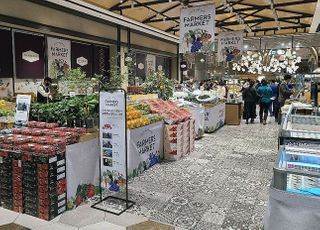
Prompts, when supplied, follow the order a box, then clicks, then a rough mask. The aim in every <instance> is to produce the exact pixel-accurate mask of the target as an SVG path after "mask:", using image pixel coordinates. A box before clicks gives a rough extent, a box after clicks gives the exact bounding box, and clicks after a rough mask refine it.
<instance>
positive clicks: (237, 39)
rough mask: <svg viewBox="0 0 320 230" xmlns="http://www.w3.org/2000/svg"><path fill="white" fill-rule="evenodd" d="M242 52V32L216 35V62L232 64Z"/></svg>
mask: <svg viewBox="0 0 320 230" xmlns="http://www.w3.org/2000/svg"><path fill="white" fill-rule="evenodd" d="M242 52H243V31H230V32H221V33H219V35H218V61H219V62H223V61H226V62H232V61H233V60H237V59H239V58H240V57H241V55H242Z"/></svg>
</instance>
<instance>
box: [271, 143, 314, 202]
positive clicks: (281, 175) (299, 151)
mask: <svg viewBox="0 0 320 230" xmlns="http://www.w3.org/2000/svg"><path fill="white" fill-rule="evenodd" d="M273 170H274V175H273V183H272V186H273V187H274V188H276V189H280V190H284V191H287V192H295V193H300V194H304V195H316V196H320V150H312V149H305V148H296V147H281V148H280V150H279V155H278V160H277V161H276V163H275V166H274V168H273Z"/></svg>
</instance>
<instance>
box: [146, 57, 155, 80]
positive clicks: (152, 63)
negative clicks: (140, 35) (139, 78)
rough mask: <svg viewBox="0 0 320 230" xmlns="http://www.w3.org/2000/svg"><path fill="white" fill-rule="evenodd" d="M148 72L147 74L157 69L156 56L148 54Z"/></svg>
mask: <svg viewBox="0 0 320 230" xmlns="http://www.w3.org/2000/svg"><path fill="white" fill-rule="evenodd" d="M146 65H147V66H146V73H147V76H148V75H149V74H151V73H153V72H155V71H156V56H155V55H152V54H147V56H146Z"/></svg>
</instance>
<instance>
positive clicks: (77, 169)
mask: <svg viewBox="0 0 320 230" xmlns="http://www.w3.org/2000/svg"><path fill="white" fill-rule="evenodd" d="M98 146H99V142H98V138H94V139H92V140H89V141H84V142H79V143H76V144H73V145H68V146H67V148H66V165H67V191H68V192H67V196H68V197H67V198H68V199H67V200H68V209H73V208H75V207H77V206H79V205H80V204H81V203H83V202H85V201H86V200H87V199H90V198H92V197H93V196H94V195H96V194H98V193H99V192H100V187H99V156H100V154H99V147H98Z"/></svg>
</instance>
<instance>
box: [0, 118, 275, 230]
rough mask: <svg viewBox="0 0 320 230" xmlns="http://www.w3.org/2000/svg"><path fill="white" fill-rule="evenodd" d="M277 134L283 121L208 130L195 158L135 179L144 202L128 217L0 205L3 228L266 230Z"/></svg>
mask: <svg viewBox="0 0 320 230" xmlns="http://www.w3.org/2000/svg"><path fill="white" fill-rule="evenodd" d="M277 134H278V126H277V125H276V124H274V123H273V122H272V123H271V122H270V123H269V124H268V125H266V126H263V125H261V124H249V125H245V124H241V125H240V126H224V127H223V128H221V129H220V130H218V131H217V132H215V133H213V134H207V135H205V137H203V138H202V139H201V140H199V141H197V142H196V150H195V151H194V152H193V153H192V154H191V155H190V156H189V157H185V158H183V159H181V160H180V161H177V162H167V163H162V164H161V165H157V166H154V167H153V168H151V169H150V170H148V171H146V172H145V173H144V174H142V175H141V176H139V177H137V178H135V179H134V180H133V181H132V182H131V183H130V184H129V188H130V199H131V200H133V201H135V202H136V203H137V205H136V206H135V207H134V208H133V209H131V210H130V211H128V212H127V213H124V214H122V215H121V216H120V217H118V216H114V215H111V214H107V213H104V212H101V211H98V210H96V209H92V208H90V206H89V205H84V206H81V207H79V208H77V209H76V210H73V211H69V212H66V213H65V214H63V215H62V216H60V217H58V218H56V219H55V220H53V221H51V222H46V221H42V220H39V219H36V218H33V217H30V216H27V215H23V214H20V215H19V214H17V213H14V212H10V211H7V210H4V209H1V208H0V226H1V225H2V226H3V225H6V224H10V223H13V222H14V223H15V224H18V225H21V226H25V227H26V228H29V229H37V230H42V229H43V230H51V229H52V230H60V229H61V230H66V229H69V230H75V229H81V230H100V229H101V230H102V229H108V230H109V229H110V230H124V229H132V230H135V229H139V230H142V229H155V230H158V229H159V230H162V229H164V230H167V229H168V230H171V229H192V230H215V229H241V230H242V229H252V230H253V229H261V227H262V218H263V215H264V212H265V207H266V200H267V198H268V187H269V185H270V182H271V176H272V167H273V164H274V160H275V158H276V152H277ZM150 219H151V220H154V221H156V222H160V223H167V224H169V225H171V226H164V225H161V224H158V223H153V222H151V221H149V220H150ZM172 226H176V228H174V227H172ZM12 229H14V228H12ZM0 230H2V228H0Z"/></svg>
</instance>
